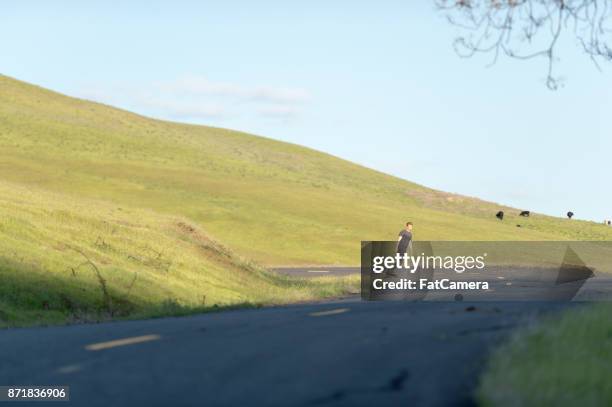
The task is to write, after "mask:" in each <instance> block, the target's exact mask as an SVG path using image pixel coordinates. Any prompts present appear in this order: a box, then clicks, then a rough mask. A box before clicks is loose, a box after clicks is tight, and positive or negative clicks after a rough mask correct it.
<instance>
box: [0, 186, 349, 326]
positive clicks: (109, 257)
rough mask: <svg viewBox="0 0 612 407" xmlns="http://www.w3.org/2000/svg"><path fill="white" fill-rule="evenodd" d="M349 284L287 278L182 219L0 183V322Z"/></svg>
mask: <svg viewBox="0 0 612 407" xmlns="http://www.w3.org/2000/svg"><path fill="white" fill-rule="evenodd" d="M356 282H357V279H354V278H353V279H331V278H319V279H315V280H299V279H289V278H287V277H283V276H280V275H276V274H274V273H270V272H267V271H265V270H263V269H261V268H260V267H258V266H256V265H254V264H252V263H251V262H249V261H247V260H245V259H244V258H242V257H240V256H238V255H236V254H235V253H233V252H232V251H230V250H229V249H228V248H226V247H224V246H222V245H221V244H219V243H218V242H215V241H214V240H212V239H211V238H210V237H209V236H207V235H206V234H205V233H204V232H203V231H202V230H201V229H200V228H198V227H197V226H196V225H192V224H190V223H189V221H188V220H187V219H183V218H180V217H171V216H167V215H160V214H158V213H155V212H152V211H148V210H141V209H133V208H118V207H116V206H114V205H109V204H107V203H105V202H100V201H95V200H88V199H83V198H82V199H79V200H76V201H75V200H69V199H66V197H65V196H64V195H61V194H55V193H52V192H46V191H42V190H40V189H39V188H36V187H31V186H30V187H22V186H18V185H15V184H10V183H7V182H5V181H0V327H2V326H16V325H29V324H40V323H63V322H82V321H92V320H105V319H109V318H124V317H147V316H162V315H177V314H182V313H189V312H198V311H200V312H201V311H205V310H207V309H211V308H212V309H214V308H217V307H223V306H237V305H244V306H247V305H248V306H255V305H260V304H282V303H287V302H296V301H304V300H313V299H319V298H322V297H327V296H337V295H342V294H345V293H346V292H347V291H348V290H354V289H355V286H356Z"/></svg>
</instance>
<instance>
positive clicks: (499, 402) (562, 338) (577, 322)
mask: <svg viewBox="0 0 612 407" xmlns="http://www.w3.org/2000/svg"><path fill="white" fill-rule="evenodd" d="M611 312H612V305H610V304H598V305H597V306H591V307H584V308H579V309H576V310H572V311H571V312H567V313H565V314H564V315H562V316H560V317H557V318H554V319H552V320H549V321H547V322H546V323H544V324H540V325H536V326H534V327H531V328H529V329H525V330H523V331H520V332H518V333H517V334H516V335H515V336H514V337H513V339H512V340H511V341H509V342H508V343H507V344H505V345H504V346H502V347H501V348H499V349H498V350H497V351H496V352H495V354H494V355H493V357H492V358H491V360H490V364H489V367H488V369H487V371H486V372H485V374H484V375H483V377H482V379H481V383H480V386H479V389H478V393H477V396H478V400H479V402H480V404H481V405H483V406H502V407H503V406H576V405H582V406H609V405H612V381H611V380H610V377H612V363H611V361H612V319H611V318H610V313H611Z"/></svg>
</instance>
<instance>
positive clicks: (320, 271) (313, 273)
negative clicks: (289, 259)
mask: <svg viewBox="0 0 612 407" xmlns="http://www.w3.org/2000/svg"><path fill="white" fill-rule="evenodd" d="M271 270H272V271H274V272H277V273H280V274H286V275H289V276H294V277H320V276H329V275H334V276H347V275H351V274H359V273H360V272H361V269H360V268H359V267H358V266H357V267H353V266H315V267H276V268H273V269H271Z"/></svg>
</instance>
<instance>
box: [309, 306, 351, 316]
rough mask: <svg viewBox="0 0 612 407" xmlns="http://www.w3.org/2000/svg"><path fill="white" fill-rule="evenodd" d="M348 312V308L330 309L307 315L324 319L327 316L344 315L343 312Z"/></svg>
mask: <svg viewBox="0 0 612 407" xmlns="http://www.w3.org/2000/svg"><path fill="white" fill-rule="evenodd" d="M348 311H350V310H349V309H348V308H336V309H330V310H327V311H317V312H311V313H310V314H308V315H309V316H311V317H324V316H327V315H337V314H344V313H345V312H348Z"/></svg>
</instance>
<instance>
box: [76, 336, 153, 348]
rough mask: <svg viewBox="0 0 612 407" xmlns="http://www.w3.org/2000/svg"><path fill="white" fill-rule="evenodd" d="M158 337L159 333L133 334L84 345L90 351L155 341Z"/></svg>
mask: <svg viewBox="0 0 612 407" xmlns="http://www.w3.org/2000/svg"><path fill="white" fill-rule="evenodd" d="M160 338H161V336H159V335H143V336H134V337H131V338H124V339H115V340H114V341H108V342H99V343H92V344H90V345H87V346H85V349H87V350H92V351H96V350H103V349H110V348H116V347H118V346H126V345H134V344H136V343H143V342H151V341H157V340H159V339H160Z"/></svg>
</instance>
